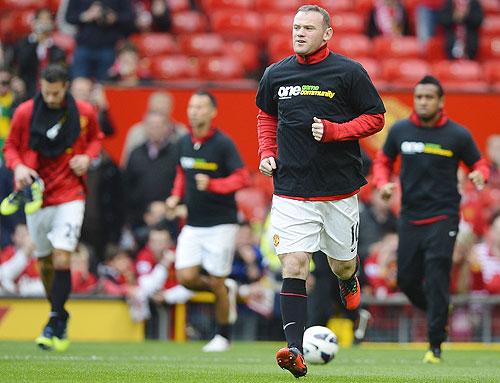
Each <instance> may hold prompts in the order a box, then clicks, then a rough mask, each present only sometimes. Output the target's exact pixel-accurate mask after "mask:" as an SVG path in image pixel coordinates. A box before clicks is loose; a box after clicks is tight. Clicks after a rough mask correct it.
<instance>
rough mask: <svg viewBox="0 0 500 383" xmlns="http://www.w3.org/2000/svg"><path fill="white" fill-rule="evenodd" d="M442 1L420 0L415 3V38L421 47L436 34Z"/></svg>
mask: <svg viewBox="0 0 500 383" xmlns="http://www.w3.org/2000/svg"><path fill="white" fill-rule="evenodd" d="M443 4H444V0H420V1H418V2H417V8H416V14H417V18H416V19H417V22H416V24H417V26H416V29H417V37H418V39H419V40H420V42H421V43H422V44H423V45H426V44H427V41H428V40H429V39H430V38H431V37H433V36H434V35H435V34H436V28H437V26H438V24H439V13H440V10H441V8H442V6H443Z"/></svg>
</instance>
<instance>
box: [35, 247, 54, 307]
mask: <svg viewBox="0 0 500 383" xmlns="http://www.w3.org/2000/svg"><path fill="white" fill-rule="evenodd" d="M38 267H39V269H40V278H41V279H42V283H43V287H44V288H45V296H46V297H47V299H48V301H49V302H50V293H51V291H52V283H53V281H54V264H53V263H52V254H50V255H47V256H45V257H40V258H38Z"/></svg>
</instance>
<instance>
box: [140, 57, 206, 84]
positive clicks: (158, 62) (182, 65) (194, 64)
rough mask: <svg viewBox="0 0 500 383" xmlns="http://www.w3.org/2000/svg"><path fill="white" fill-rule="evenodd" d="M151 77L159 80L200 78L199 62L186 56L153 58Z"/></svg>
mask: <svg viewBox="0 0 500 383" xmlns="http://www.w3.org/2000/svg"><path fill="white" fill-rule="evenodd" d="M150 70H151V75H152V76H153V78H155V79H157V80H177V79H185V78H196V77H198V76H199V67H198V61H197V60H196V59H190V58H189V57H188V56H185V55H171V56H157V57H152V58H151V65H150Z"/></svg>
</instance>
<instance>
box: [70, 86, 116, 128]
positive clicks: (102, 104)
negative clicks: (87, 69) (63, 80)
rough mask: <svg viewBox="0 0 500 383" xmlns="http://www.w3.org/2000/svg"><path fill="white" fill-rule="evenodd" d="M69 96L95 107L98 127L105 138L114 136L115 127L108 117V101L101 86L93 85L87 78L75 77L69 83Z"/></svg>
mask: <svg viewBox="0 0 500 383" xmlns="http://www.w3.org/2000/svg"><path fill="white" fill-rule="evenodd" d="M71 94H72V95H73V97H74V98H75V99H76V100H81V101H86V102H88V103H90V104H92V105H93V106H94V107H95V109H96V112H97V119H98V121H99V126H100V128H101V131H102V132H103V133H104V135H105V136H106V137H109V136H112V135H113V134H114V132H115V127H114V124H113V121H112V120H111V117H110V115H109V109H108V100H107V98H106V93H104V88H103V86H102V85H101V84H98V83H94V82H93V81H92V80H91V79H90V78H87V77H77V78H75V79H73V80H72V81H71Z"/></svg>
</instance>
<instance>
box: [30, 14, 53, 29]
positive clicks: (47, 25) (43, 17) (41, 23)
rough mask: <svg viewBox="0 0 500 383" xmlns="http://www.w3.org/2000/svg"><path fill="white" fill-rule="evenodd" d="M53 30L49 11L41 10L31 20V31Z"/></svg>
mask: <svg viewBox="0 0 500 383" xmlns="http://www.w3.org/2000/svg"><path fill="white" fill-rule="evenodd" d="M53 30H54V20H53V19H52V15H51V14H50V12H49V11H42V12H40V14H39V15H38V17H37V18H36V19H35V20H33V31H34V32H36V33H50V32H52V31H53Z"/></svg>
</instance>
